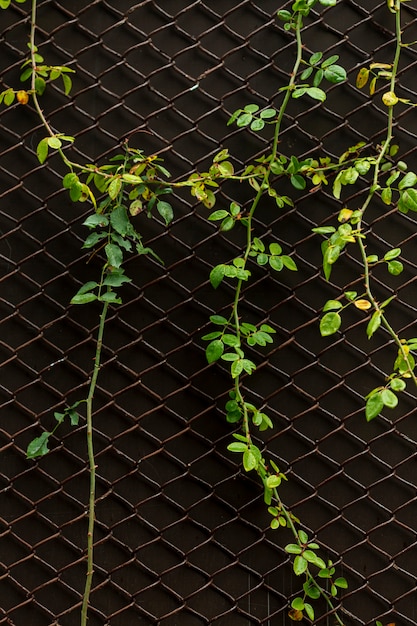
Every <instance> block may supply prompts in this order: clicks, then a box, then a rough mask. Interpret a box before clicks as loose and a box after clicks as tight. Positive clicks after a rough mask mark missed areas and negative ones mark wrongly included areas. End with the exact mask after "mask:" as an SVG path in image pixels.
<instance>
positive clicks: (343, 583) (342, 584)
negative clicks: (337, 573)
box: [334, 577, 348, 589]
mask: <svg viewBox="0 0 417 626" xmlns="http://www.w3.org/2000/svg"><path fill="white" fill-rule="evenodd" d="M334 584H335V585H336V587H339V589H347V588H348V583H347V580H346V578H343V577H340V578H336V580H335V581H334Z"/></svg>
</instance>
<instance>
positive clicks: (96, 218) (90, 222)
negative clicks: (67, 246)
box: [83, 213, 109, 228]
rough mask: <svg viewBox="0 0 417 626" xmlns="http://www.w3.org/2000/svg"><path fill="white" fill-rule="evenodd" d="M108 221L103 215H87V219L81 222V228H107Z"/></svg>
mask: <svg viewBox="0 0 417 626" xmlns="http://www.w3.org/2000/svg"><path fill="white" fill-rule="evenodd" d="M108 223H109V220H108V218H107V217H106V216H105V215H99V214H98V213H93V215H89V216H88V217H87V219H86V220H85V221H84V222H83V226H87V228H97V227H98V226H99V227H100V228H105V227H106V226H108Z"/></svg>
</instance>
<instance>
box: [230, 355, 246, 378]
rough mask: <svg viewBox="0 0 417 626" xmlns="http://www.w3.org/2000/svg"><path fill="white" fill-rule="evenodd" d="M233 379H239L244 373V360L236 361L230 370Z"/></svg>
mask: <svg viewBox="0 0 417 626" xmlns="http://www.w3.org/2000/svg"><path fill="white" fill-rule="evenodd" d="M230 372H231V375H232V378H237V377H238V376H240V375H241V373H242V372H243V359H239V358H237V359H234V360H233V362H232V365H231V368H230Z"/></svg>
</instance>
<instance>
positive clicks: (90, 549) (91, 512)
mask: <svg viewBox="0 0 417 626" xmlns="http://www.w3.org/2000/svg"><path fill="white" fill-rule="evenodd" d="M108 309H109V303H108V302H104V304H103V309H102V311H101V314H100V323H99V327H98V332H97V342H96V352H95V357H94V369H93V373H92V376H91V381H90V387H89V390H88V395H87V400H86V402H87V410H86V414H87V453H88V468H89V477H90V487H89V499H88V533H87V575H86V580H85V588H84V594H83V603H82V608H81V626H86V625H87V613H88V606H89V602H90V593H91V585H92V582H93V573H94V524H95V501H96V463H95V457H94V443H93V400H94V394H95V390H96V386H97V378H98V375H99V372H100V363H101V353H102V347H103V334H104V327H105V323H106V318H107V312H108Z"/></svg>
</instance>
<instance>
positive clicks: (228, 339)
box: [222, 333, 240, 348]
mask: <svg viewBox="0 0 417 626" xmlns="http://www.w3.org/2000/svg"><path fill="white" fill-rule="evenodd" d="M222 340H223V343H224V344H225V345H226V346H231V347H232V348H234V347H235V346H239V345H240V341H239V339H238V338H237V337H236V335H230V334H228V333H226V334H225V335H223V338H222Z"/></svg>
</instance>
